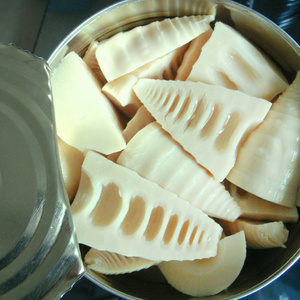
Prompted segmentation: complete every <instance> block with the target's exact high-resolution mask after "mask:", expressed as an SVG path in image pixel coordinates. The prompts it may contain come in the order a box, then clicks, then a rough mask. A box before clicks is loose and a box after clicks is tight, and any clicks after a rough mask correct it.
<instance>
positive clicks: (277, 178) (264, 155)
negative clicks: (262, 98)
mask: <svg viewBox="0 0 300 300" xmlns="http://www.w3.org/2000/svg"><path fill="white" fill-rule="evenodd" d="M227 178H228V180H229V181H231V182H232V183H234V184H235V185H237V186H239V187H241V188H242V189H244V190H246V191H248V192H250V193H252V194H254V195H256V196H258V197H260V198H263V199H265V200H268V201H271V202H274V203H277V204H280V205H285V206H289V207H293V206H295V203H296V195H297V191H298V188H299V183H300V72H299V73H298V74H297V76H296V78H295V80H294V81H293V83H292V84H291V85H290V86H289V87H288V88H287V90H286V91H285V92H284V93H283V94H282V95H281V96H280V97H279V98H278V99H277V100H276V101H275V102H274V104H273V106H272V108H271V110H270V112H269V114H268V115H267V117H266V119H265V120H264V121H263V122H262V123H261V125H260V126H259V127H258V128H257V129H256V130H255V131H254V132H253V133H252V134H251V136H250V137H249V139H248V140H247V141H246V143H245V144H244V145H243V147H242V148H241V150H240V152H239V156H238V159H237V162H236V165H235V166H234V168H233V169H232V170H231V172H230V174H229V175H228V177H227Z"/></svg>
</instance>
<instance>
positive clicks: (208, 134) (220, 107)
mask: <svg viewBox="0 0 300 300" xmlns="http://www.w3.org/2000/svg"><path fill="white" fill-rule="evenodd" d="M134 91H135V93H136V95H137V96H138V98H139V99H140V100H141V101H142V103H143V104H144V105H145V107H146V108H147V109H148V111H149V112H150V113H151V114H152V115H153V117H154V118H155V119H156V120H157V122H158V123H160V124H161V125H162V127H163V129H165V130H166V131H167V132H169V133H170V134H171V136H172V137H173V138H174V140H176V141H177V142H178V143H180V144H181V145H182V147H183V148H184V149H185V150H186V151H187V152H189V153H190V154H191V155H192V156H194V157H195V159H196V161H197V162H198V163H199V164H200V165H202V166H203V167H205V168H206V169H208V170H209V171H210V172H211V173H212V174H213V176H214V177H215V179H216V180H217V181H220V182H221V181H223V180H224V178H225V177H226V176H227V174H228V172H229V171H230V170H231V168H232V167H233V166H234V164H235V160H236V154H237V153H238V150H239V147H240V145H241V144H242V143H243V142H244V141H245V139H246V138H247V137H248V136H249V134H250V133H251V132H252V131H253V129H254V128H255V127H256V126H257V125H258V124H260V123H261V122H262V121H263V119H264V118H265V116H266V114H267V113H268V111H269V109H270V107H271V105H272V104H271V103H270V102H269V101H267V100H264V99H260V98H255V97H252V96H248V95H246V94H244V93H242V92H240V91H235V90H231V89H227V88H224V87H221V86H213V85H208V84H205V83H202V82H189V81H166V80H154V79H140V80H139V81H138V82H137V84H136V85H135V86H134ZM250 112H251V113H250Z"/></svg>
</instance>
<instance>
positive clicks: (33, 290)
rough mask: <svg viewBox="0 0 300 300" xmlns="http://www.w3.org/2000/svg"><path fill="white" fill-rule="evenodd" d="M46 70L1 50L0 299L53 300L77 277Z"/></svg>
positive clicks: (77, 262)
mask: <svg viewBox="0 0 300 300" xmlns="http://www.w3.org/2000/svg"><path fill="white" fill-rule="evenodd" d="M49 73H50V70H49V68H48V66H47V65H46V63H45V61H44V60H42V59H40V58H37V57H35V56H33V55H31V54H29V53H27V52H24V51H22V50H20V49H17V48H15V47H14V46H12V45H7V44H0V140H1V142H0V170H1V171H0V173H1V175H0V178H1V179H0V191H1V192H0V194H1V195H0V198H1V200H0V202H1V209H0V223H1V225H0V227H1V230H0V240H1V247H0V298H1V300H11V299H58V298H60V297H61V295H62V294H63V293H65V292H66V291H67V290H69V288H70V286H71V285H72V284H73V283H74V282H75V281H77V280H78V278H79V277H80V276H81V275H82V273H83V271H84V270H83V265H82V261H81V257H80V253H79V247H78V244H77V240H76V236H75V232H74V226H73V223H72V217H71V214H70V212H69V210H68V207H69V203H68V199H67V196H66V192H65V190H64V187H63V183H62V182H63V181H62V177H61V174H60V170H59V164H58V156H57V153H56V144H55V143H56V136H55V130H54V128H55V126H54V116H53V106H52V97H51V90H50V83H49Z"/></svg>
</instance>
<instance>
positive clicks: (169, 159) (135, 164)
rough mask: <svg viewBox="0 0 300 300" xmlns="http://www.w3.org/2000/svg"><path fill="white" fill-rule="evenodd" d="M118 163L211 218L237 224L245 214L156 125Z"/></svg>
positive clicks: (135, 140)
mask: <svg viewBox="0 0 300 300" xmlns="http://www.w3.org/2000/svg"><path fill="white" fill-rule="evenodd" d="M117 163H118V164H121V165H123V166H125V167H127V168H129V169H131V170H133V171H135V172H137V173H138V174H140V175H141V176H143V177H144V178H147V179H149V180H151V181H153V182H156V183H157V184H158V185H159V186H161V187H162V188H164V189H166V190H169V191H170V192H173V193H175V194H176V195H177V196H178V197H180V198H182V199H184V200H186V201H188V202H189V203H191V204H192V205H194V206H196V207H198V208H200V209H201V210H202V211H204V212H205V213H207V214H208V215H210V216H212V217H217V218H221V219H227V220H230V221H234V220H235V219H237V218H238V217H239V216H240V214H241V213H242V211H241V209H240V207H239V206H238V204H237V203H236V202H235V201H234V199H233V198H232V197H231V196H230V194H229V193H228V192H227V191H226V190H225V188H224V186H223V185H222V184H220V183H219V182H217V181H215V180H214V178H213V177H212V176H211V175H210V174H208V172H207V171H206V170H205V169H204V168H202V167H201V166H199V165H198V164H197V163H196V162H195V160H194V159H193V157H192V156H190V155H189V154H188V153H187V152H185V151H184V150H183V149H182V147H181V146H180V145H179V144H178V143H177V142H175V141H174V140H173V139H172V138H171V136H170V135H169V134H168V133H167V132H165V131H164V130H163V129H162V128H161V126H160V125H159V124H158V123H156V122H154V123H151V124H149V125H147V126H146V127H144V129H142V130H140V131H139V132H138V133H137V134H136V135H135V136H134V137H133V138H132V139H131V140H130V142H129V143H128V144H127V147H126V149H124V150H123V151H122V153H121V155H120V156H119V158H118V160H117Z"/></svg>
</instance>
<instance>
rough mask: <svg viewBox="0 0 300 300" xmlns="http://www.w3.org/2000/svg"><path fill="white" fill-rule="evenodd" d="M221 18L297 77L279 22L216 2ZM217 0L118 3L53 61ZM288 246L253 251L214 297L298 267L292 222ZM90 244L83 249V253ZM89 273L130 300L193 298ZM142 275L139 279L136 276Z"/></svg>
mask: <svg viewBox="0 0 300 300" xmlns="http://www.w3.org/2000/svg"><path fill="white" fill-rule="evenodd" d="M213 4H215V5H216V11H217V20H221V21H223V22H225V23H227V24H230V25H232V26H234V27H235V28H237V29H238V30H239V31H240V32H242V33H243V34H244V35H246V36H247V37H248V38H249V39H250V40H252V41H253V42H254V43H256V44H257V45H258V46H259V47H261V48H262V49H263V50H264V51H266V52H267V53H268V55H269V56H271V57H272V58H273V59H274V60H275V61H277V62H278V63H279V64H280V65H281V67H282V68H283V70H284V72H285V73H286V75H287V77H288V78H289V79H290V80H292V79H293V77H294V76H295V72H296V71H297V70H300V49H299V46H298V45H297V43H296V42H295V41H294V40H293V39H292V38H291V37H289V36H288V35H287V34H286V33H285V32H284V31H283V30H281V29H280V28H279V27H277V26H276V25H275V24H274V23H272V22H271V21H269V20H268V19H266V18H265V17H263V16H262V15H260V14H258V13H255V12H254V11H253V10H251V9H247V8H246V7H244V6H240V5H238V4H236V3H234V2H231V1H213ZM211 5H212V2H211V1H203V0H202V1H201V0H185V1H182V0H173V1H171V0H170V1H168V0H144V1H136V0H129V1H123V2H120V3H118V4H115V5H113V6H111V7H109V8H107V9H105V10H103V11H101V12H99V13H98V14H96V15H94V16H92V17H91V18H89V19H88V20H87V21H85V22H84V23H83V24H82V25H80V26H79V27H77V28H76V29H75V30H74V31H73V32H72V33H71V34H70V35H69V36H67V37H66V38H65V40H64V41H63V42H62V43H61V44H60V45H59V46H58V48H57V49H56V50H55V51H54V53H53V54H52V55H51V56H50V58H49V60H48V62H49V64H50V66H51V67H52V68H55V67H56V66H57V65H58V63H59V61H60V59H61V58H62V57H63V56H64V55H66V54H67V53H68V52H70V51H75V52H77V53H79V54H83V53H84V51H85V50H86V47H87V46H88V44H89V43H90V42H91V41H92V40H94V39H98V40H101V39H104V38H107V37H109V36H111V35H113V34H115V33H116V32H118V31H120V30H127V29H130V28H132V27H134V26H137V25H140V24H145V23H149V22H150V21H153V20H154V19H159V18H162V17H173V16H182V15H189V14H199V13H200V14H201V13H203V12H205V11H207V10H210V9H211V7H212V6H211ZM289 229H290V237H289V240H288V242H287V248H286V249H279V248H278V249H270V250H261V251H260V250H259V251H257V250H254V251H251V250H248V255H247V259H246V263H245V266H244V268H243V271H242V273H241V274H240V276H239V278H238V279H237V280H236V281H235V283H234V284H233V285H232V286H231V287H230V288H229V289H228V290H226V291H224V292H222V293H220V294H219V295H216V296H213V297H209V299H239V298H242V297H245V296H247V295H250V294H251V293H253V292H255V291H257V290H259V289H261V288H263V287H264V286H266V285H267V284H269V283H270V282H272V281H274V280H275V279H276V278H278V277H279V276H280V275H281V274H283V273H284V272H285V271H286V270H288V268H289V267H290V266H292V265H293V264H294V263H295V262H296V261H297V260H298V259H299V257H300V239H299V235H300V223H299V222H298V223H297V224H294V225H291V226H290V227H289ZM84 253H85V248H84V247H82V255H84ZM86 276H87V277H88V278H89V279H90V280H92V281H93V282H94V283H96V284H98V285H99V286H100V287H102V288H104V289H106V290H108V291H111V292H112V293H114V294H116V295H119V296H120V297H123V298H126V299H157V297H158V295H159V298H160V299H190V297H189V296H186V295H182V294H180V293H179V292H177V291H175V290H174V289H172V288H171V287H170V286H169V285H167V284H165V283H163V282H160V281H157V280H156V279H153V278H155V277H153V276H152V274H150V275H149V276H147V274H146V275H145V276H143V278H140V277H138V275H120V276H105V275H99V274H96V273H94V272H92V271H90V270H88V269H87V270H86ZM135 276H136V277H135Z"/></svg>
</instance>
